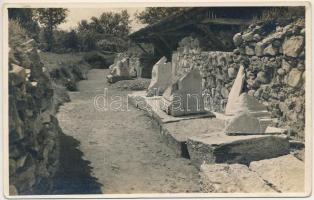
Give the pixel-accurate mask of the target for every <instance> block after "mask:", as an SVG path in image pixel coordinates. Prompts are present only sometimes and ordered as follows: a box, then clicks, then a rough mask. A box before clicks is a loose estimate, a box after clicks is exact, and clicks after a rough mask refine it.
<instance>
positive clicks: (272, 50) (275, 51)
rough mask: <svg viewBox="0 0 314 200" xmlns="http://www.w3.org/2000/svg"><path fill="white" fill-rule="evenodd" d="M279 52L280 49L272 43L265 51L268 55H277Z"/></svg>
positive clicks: (264, 53)
mask: <svg viewBox="0 0 314 200" xmlns="http://www.w3.org/2000/svg"><path fill="white" fill-rule="evenodd" d="M278 53H279V49H278V48H276V47H274V46H273V45H272V44H270V45H268V46H267V47H266V48H265V49H264V52H263V55H266V56H276V55H277V54H278Z"/></svg>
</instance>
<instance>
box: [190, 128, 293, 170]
mask: <svg viewBox="0 0 314 200" xmlns="http://www.w3.org/2000/svg"><path fill="white" fill-rule="evenodd" d="M187 147H188V151H189V155H190V158H191V161H192V163H193V164H194V165H196V166H200V164H202V163H203V162H205V163H241V164H248V163H250V162H252V161H256V160H262V159H268V158H274V157H278V156H281V155H285V154H287V153H289V141H288V139H287V137H286V136H285V135H245V136H244V135H240V136H228V135H226V134H225V133H224V132H223V131H220V132H211V133H207V134H202V135H199V136H194V137H188V140H187Z"/></svg>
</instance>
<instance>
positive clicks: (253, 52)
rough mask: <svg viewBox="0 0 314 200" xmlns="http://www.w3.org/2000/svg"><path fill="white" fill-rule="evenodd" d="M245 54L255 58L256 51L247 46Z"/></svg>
mask: <svg viewBox="0 0 314 200" xmlns="http://www.w3.org/2000/svg"><path fill="white" fill-rule="evenodd" d="M245 54H246V55H249V56H254V55H255V49H254V48H253V47H251V46H246V47H245Z"/></svg>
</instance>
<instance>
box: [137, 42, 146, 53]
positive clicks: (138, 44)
mask: <svg viewBox="0 0 314 200" xmlns="http://www.w3.org/2000/svg"><path fill="white" fill-rule="evenodd" d="M135 44H136V45H137V46H138V47H139V48H140V49H141V50H142V51H143V52H144V53H146V54H149V53H148V52H147V51H146V50H145V49H144V48H143V47H142V45H141V44H140V43H135Z"/></svg>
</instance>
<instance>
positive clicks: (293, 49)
mask: <svg viewBox="0 0 314 200" xmlns="http://www.w3.org/2000/svg"><path fill="white" fill-rule="evenodd" d="M303 48H304V37H303V36H293V37H291V38H289V39H287V40H285V41H284V43H283V45H282V49H283V54H284V55H286V56H290V57H294V58H296V57H297V56H298V55H299V54H300V53H301V51H302V50H303Z"/></svg>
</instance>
